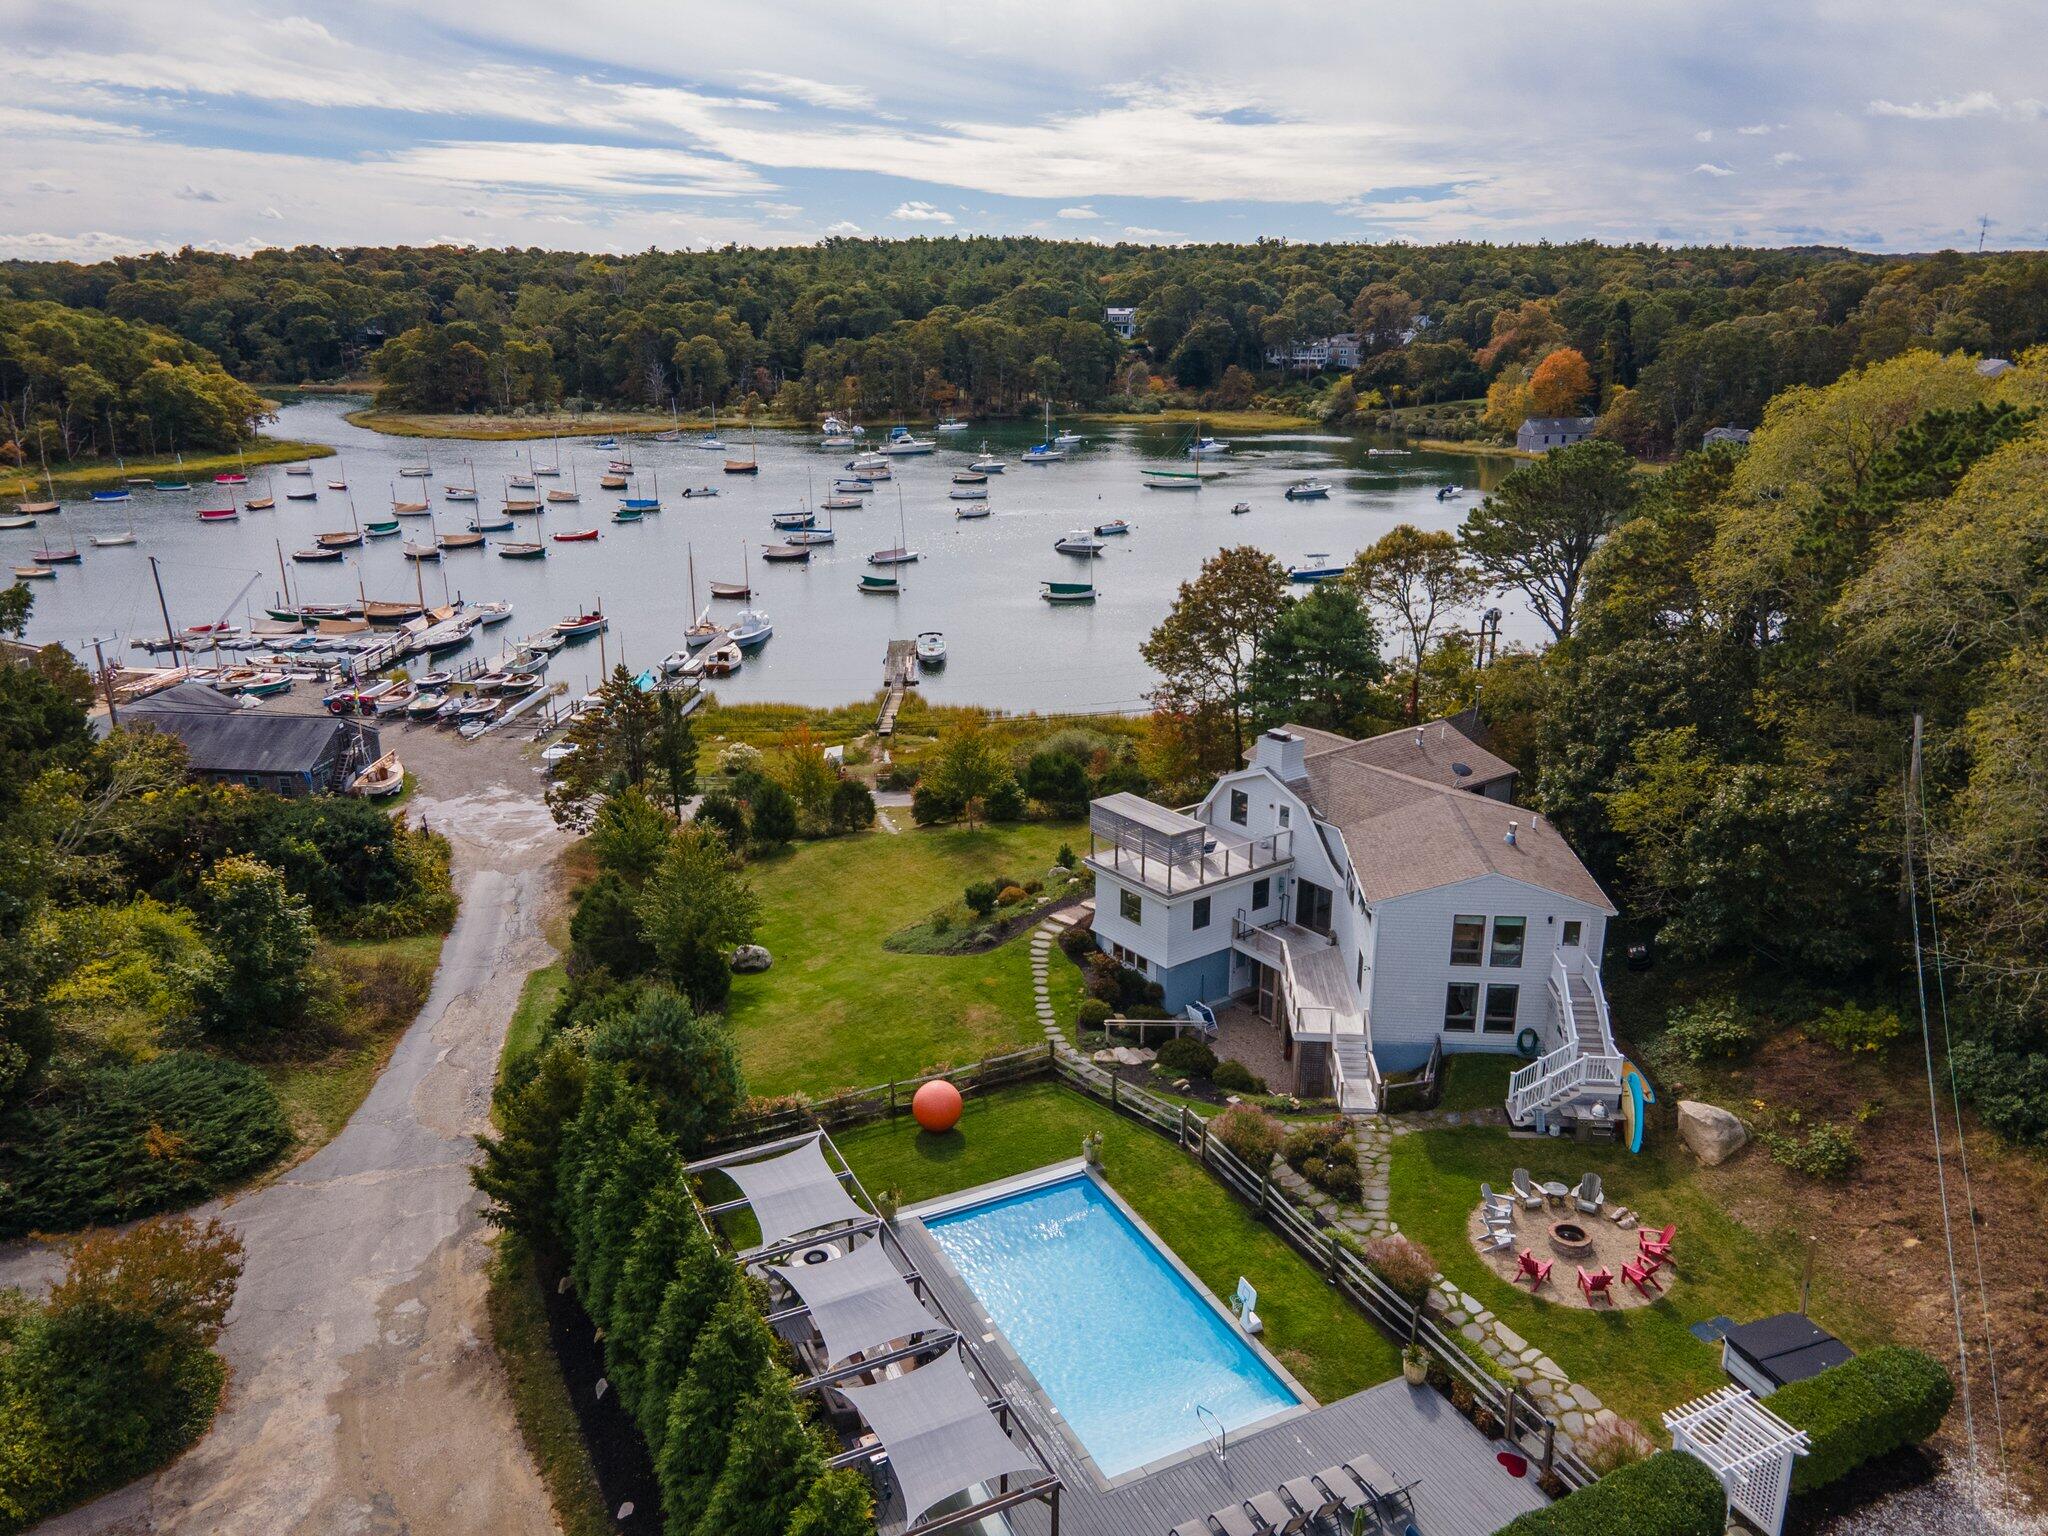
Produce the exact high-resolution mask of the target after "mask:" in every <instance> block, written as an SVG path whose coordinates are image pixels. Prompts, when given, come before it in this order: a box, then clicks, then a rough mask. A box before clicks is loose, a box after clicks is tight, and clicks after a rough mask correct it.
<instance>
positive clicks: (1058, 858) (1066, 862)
mask: <svg viewBox="0 0 2048 1536" xmlns="http://www.w3.org/2000/svg"><path fill="white" fill-rule="evenodd" d="M1052 861H1053V863H1055V864H1057V865H1059V867H1060V868H1061V869H1072V868H1073V867H1074V863H1075V860H1074V849H1073V845H1072V844H1071V843H1061V844H1060V851H1059V852H1058V853H1056V854H1054V855H1053V856H1052Z"/></svg>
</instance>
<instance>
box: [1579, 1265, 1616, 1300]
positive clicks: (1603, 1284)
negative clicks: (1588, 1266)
mask: <svg viewBox="0 0 2048 1536" xmlns="http://www.w3.org/2000/svg"><path fill="white" fill-rule="evenodd" d="M1574 1267H1575V1268H1577V1269H1578V1271H1579V1289H1580V1290H1581V1291H1583V1292H1584V1293H1585V1296H1586V1305H1587V1306H1589V1307H1590V1306H1591V1305H1593V1303H1594V1301H1595V1300H1596V1299H1597V1298H1599V1297H1602V1296H1604V1297H1606V1298H1607V1305H1609V1306H1610V1307H1611V1306H1613V1305H1614V1290H1613V1286H1614V1271H1613V1270H1611V1269H1609V1268H1608V1267H1607V1266H1606V1265H1605V1264H1603V1265H1601V1266H1600V1267H1599V1268H1598V1269H1596V1270H1594V1271H1593V1273H1592V1274H1590V1275H1589V1274H1587V1273H1586V1271H1585V1268H1584V1266H1582V1265H1581V1266H1574Z"/></svg>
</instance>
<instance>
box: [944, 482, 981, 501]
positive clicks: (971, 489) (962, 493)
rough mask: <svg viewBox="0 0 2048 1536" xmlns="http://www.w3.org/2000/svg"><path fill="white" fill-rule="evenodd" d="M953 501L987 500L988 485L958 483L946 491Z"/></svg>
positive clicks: (948, 497)
mask: <svg viewBox="0 0 2048 1536" xmlns="http://www.w3.org/2000/svg"><path fill="white" fill-rule="evenodd" d="M946 496H947V499H948V500H951V501H987V500H988V487H987V486H985V485H956V486H954V487H952V488H951V489H950V490H948V491H947V492H946Z"/></svg>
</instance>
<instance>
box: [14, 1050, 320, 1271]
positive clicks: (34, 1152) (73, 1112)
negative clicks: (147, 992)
mask: <svg viewBox="0 0 2048 1536" xmlns="http://www.w3.org/2000/svg"><path fill="white" fill-rule="evenodd" d="M291 1139H292V1138H291V1129H290V1127H289V1126H288V1125H286V1123H285V1118H284V1111H283V1110H282V1109H281V1108H280V1107H279V1105H278V1102H277V1095H276V1094H275V1093H273V1092H272V1091H271V1088H270V1084H269V1083H268V1082H266V1081H265V1080H264V1079H263V1077H262V1076H261V1074H259V1073H258V1072H256V1071H255V1070H254V1069H253V1068H251V1067H249V1066H247V1065H245V1064H243V1063H241V1062H238V1061H227V1060H223V1059H221V1058H218V1057H214V1056H205V1055H201V1054H199V1053H197V1052H192V1051H177V1052H172V1053H171V1054H169V1055H165V1056H159V1057H157V1058H156V1059H154V1060H153V1061H148V1062H144V1063H143V1064H142V1065H140V1066H116V1067H105V1068H101V1069H99V1070H97V1071H93V1072H86V1073H82V1074H80V1075H79V1076H78V1077H77V1078H75V1079H72V1080H71V1081H70V1082H69V1083H67V1084H66V1085H64V1086H63V1087H62V1088H60V1089H59V1090H57V1091H56V1092H55V1093H53V1094H51V1095H50V1096H48V1097H47V1098H45V1099H43V1100H42V1101H41V1102H39V1103H37V1104H36V1105H34V1106H33V1107H30V1108H25V1109H19V1110H16V1111H14V1112H13V1113H12V1114H11V1115H10V1116H9V1117H8V1121H7V1123H6V1124H4V1125H0V1237H16V1236H19V1235H20V1234H21V1233H23V1232H27V1231H30V1230H36V1229H40V1230H48V1231H63V1230H68V1229H70V1228H73V1227H79V1226H87V1225H100V1224H105V1223H109V1222H117V1221H129V1220H132V1219H133V1218H135V1217H137V1216H147V1215H150V1214H153V1213H154V1212H157V1211H164V1210H170V1209H173V1208H175V1207H178V1206H184V1205H190V1204H192V1203H193V1202H194V1201H197V1200H202V1199H204V1198H206V1197H207V1196H208V1195H211V1194H213V1193H215V1192H216V1191H218V1190H220V1189H222V1188H224V1187H225V1186H227V1185H229V1184H231V1183H233V1182H234V1181H235V1180H237V1179H240V1178H244V1177H246V1176H248V1175H249V1174H251V1173H254V1172H255V1171H256V1170H257V1169H259V1168H262V1167H264V1166H266V1165H267V1164H268V1163H270V1162H271V1161H272V1160H273V1159H275V1158H276V1157H277V1155H278V1154H279V1153H280V1152H282V1151H283V1150H284V1149H285V1147H286V1146H288V1145H289V1144H290V1142H291Z"/></svg>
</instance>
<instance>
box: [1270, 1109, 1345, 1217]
mask: <svg viewBox="0 0 2048 1536" xmlns="http://www.w3.org/2000/svg"><path fill="white" fill-rule="evenodd" d="M1281 1155H1282V1156H1283V1157H1285V1158H1286V1159H1287V1162H1288V1166H1289V1167H1291V1168H1293V1169H1294V1171H1295V1172H1296V1173H1298V1174H1300V1175H1301V1176H1302V1177H1303V1178H1305V1179H1307V1180H1308V1181H1309V1183H1311V1184H1313V1185H1314V1186H1315V1187H1316V1188H1317V1189H1319V1190H1321V1191H1322V1192H1323V1193H1324V1194H1326V1195H1328V1196H1330V1198H1331V1199H1333V1200H1345V1201H1356V1200H1357V1199H1358V1197H1359V1196H1360V1195H1361V1194H1362V1193H1363V1192H1364V1191H1363V1189H1362V1187H1361V1184H1360V1180H1359V1177H1358V1157H1357V1153H1356V1150H1355V1149H1354V1148H1353V1146H1352V1143H1351V1131H1350V1128H1349V1127H1347V1126H1346V1125H1345V1124H1344V1122H1343V1121H1341V1120H1325V1121H1322V1122H1320V1123H1318V1124H1314V1125H1304V1126H1298V1127H1296V1128H1295V1129H1294V1130H1292V1131H1290V1132H1288V1134H1287V1142H1286V1145H1285V1146H1284V1147H1283V1148H1282V1149H1281Z"/></svg>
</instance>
